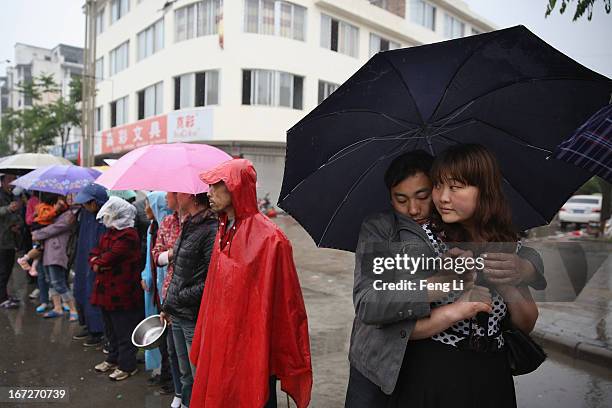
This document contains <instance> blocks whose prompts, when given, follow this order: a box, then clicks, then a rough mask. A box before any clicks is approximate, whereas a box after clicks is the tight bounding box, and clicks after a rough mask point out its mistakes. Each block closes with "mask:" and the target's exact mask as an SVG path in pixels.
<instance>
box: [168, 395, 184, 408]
mask: <svg viewBox="0 0 612 408" xmlns="http://www.w3.org/2000/svg"><path fill="white" fill-rule="evenodd" d="M182 402H183V400H182V399H181V398H179V397H177V396H176V395H175V396H174V398H173V399H172V403H171V404H170V408H180V407H181V403H182Z"/></svg>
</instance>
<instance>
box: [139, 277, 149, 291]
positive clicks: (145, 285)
mask: <svg viewBox="0 0 612 408" xmlns="http://www.w3.org/2000/svg"><path fill="white" fill-rule="evenodd" d="M140 286H142V290H144V291H145V292H148V291H149V288H148V287H147V283H146V282H145V281H144V279H141V280H140Z"/></svg>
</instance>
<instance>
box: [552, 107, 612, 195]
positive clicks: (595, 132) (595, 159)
mask: <svg viewBox="0 0 612 408" xmlns="http://www.w3.org/2000/svg"><path fill="white" fill-rule="evenodd" d="M554 157H555V158H557V159H561V160H565V161H566V162H568V163H573V164H575V165H577V166H580V167H582V168H583V169H586V170H588V171H589V172H590V173H592V174H596V175H598V176H599V177H601V178H603V179H604V180H607V181H608V182H609V183H612V104H610V105H608V106H605V107H603V108H602V109H600V110H598V111H597V113H595V114H594V115H593V116H591V118H590V119H589V120H587V121H586V122H585V123H584V124H583V125H582V126H580V127H579V128H578V130H576V132H574V134H573V135H572V136H570V137H569V138H568V139H567V140H564V141H563V142H562V143H561V144H560V145H559V146H558V147H557V150H556V151H555V154H554Z"/></svg>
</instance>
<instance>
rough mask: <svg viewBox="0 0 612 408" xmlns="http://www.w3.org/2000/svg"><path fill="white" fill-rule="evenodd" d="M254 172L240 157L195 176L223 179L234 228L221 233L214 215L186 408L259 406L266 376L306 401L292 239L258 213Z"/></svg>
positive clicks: (304, 341) (306, 347)
mask: <svg viewBox="0 0 612 408" xmlns="http://www.w3.org/2000/svg"><path fill="white" fill-rule="evenodd" d="M256 177H257V176H256V173H255V169H254V168H253V165H252V164H251V162H249V161H248V160H244V159H235V160H230V161H227V162H225V163H223V164H221V165H220V166H218V167H216V168H215V169H213V170H210V171H208V172H206V173H203V174H202V176H201V178H202V180H203V181H204V182H205V183H207V184H214V183H216V182H219V181H223V182H225V184H226V186H227V188H228V190H229V191H230V194H231V196H232V205H233V207H234V209H235V216H236V220H235V224H234V225H235V226H236V229H235V230H231V231H227V233H226V226H227V216H226V215H224V214H220V219H219V232H218V233H217V236H216V238H215V246H214V248H213V253H212V256H211V260H210V267H209V270H208V276H207V278H206V285H205V287H204V295H203V296H202V303H201V305H200V312H199V315H198V323H197V326H196V330H195V335H194V338H193V344H192V349H191V354H190V358H191V362H192V363H193V364H195V365H196V374H195V382H194V385H193V392H192V396H191V402H190V407H192V408H200V407H205V408H226V407H236V408H238V407H253V408H260V407H262V406H263V405H264V404H265V403H266V402H267V400H268V394H269V378H270V376H271V375H275V376H276V377H277V378H278V379H279V380H280V381H281V388H282V389H283V390H284V391H285V392H287V393H288V394H289V395H290V396H291V397H292V398H293V400H294V401H295V402H296V404H297V406H298V407H299V408H302V407H306V406H308V403H309V402H310V392H311V388H312V367H311V363H310V344H309V340H308V321H307V319H306V310H305V307H304V300H303V298H302V292H301V288H300V283H299V281H298V277H297V272H296V270H295V265H294V263H293V256H292V250H291V244H290V243H289V240H288V239H287V237H286V236H285V235H284V234H283V232H282V231H281V230H280V228H278V227H277V226H276V225H275V224H274V223H272V221H270V220H269V219H268V218H267V217H266V216H264V215H263V214H261V213H260V212H259V211H258V209H257V195H256V190H255V183H256ZM221 239H223V241H224V245H220V242H221V241H220V240H221Z"/></svg>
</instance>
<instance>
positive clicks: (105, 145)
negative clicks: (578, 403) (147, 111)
mask: <svg viewBox="0 0 612 408" xmlns="http://www.w3.org/2000/svg"><path fill="white" fill-rule="evenodd" d="M167 140H168V124H167V117H166V115H160V116H155V117H152V118H147V119H143V120H139V121H138V122H135V123H131V124H129V125H125V126H118V127H115V128H112V129H110V130H107V131H104V132H102V154H108V153H120V152H124V151H126V150H132V149H135V148H137V147H141V146H146V145H150V144H157V143H166V141H167Z"/></svg>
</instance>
